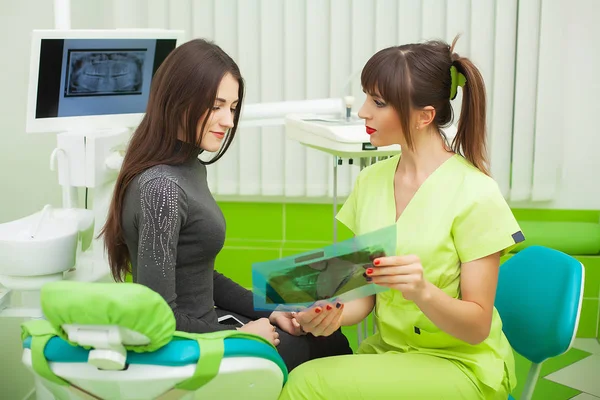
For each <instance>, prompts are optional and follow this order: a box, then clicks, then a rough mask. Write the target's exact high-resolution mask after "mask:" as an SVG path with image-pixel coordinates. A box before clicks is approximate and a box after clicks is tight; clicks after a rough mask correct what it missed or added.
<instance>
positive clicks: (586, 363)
mask: <svg viewBox="0 0 600 400" xmlns="http://www.w3.org/2000/svg"><path fill="white" fill-rule="evenodd" d="M573 347H574V348H576V349H579V350H583V351H586V352H588V353H591V355H590V356H588V357H586V358H584V359H583V360H580V361H578V362H576V363H575V364H571V365H569V366H568V367H565V368H563V369H560V370H558V371H556V372H554V373H552V374H550V375H548V376H546V377H545V379H548V380H550V381H553V382H556V383H559V384H561V385H564V386H568V387H571V388H573V389H577V390H580V391H581V392H583V393H581V394H580V395H578V396H575V397H573V399H576V400H597V399H600V343H598V341H597V340H596V339H576V340H575V343H574V344H573Z"/></svg>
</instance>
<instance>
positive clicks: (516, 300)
mask: <svg viewBox="0 0 600 400" xmlns="http://www.w3.org/2000/svg"><path fill="white" fill-rule="evenodd" d="M584 280H585V270H584V268H583V265H582V264H581V263H580V262H579V261H578V260H576V259H575V258H573V257H571V256H569V255H567V254H565V253H562V252H560V251H557V250H553V249H550V248H547V247H543V246H531V247H527V248H525V249H524V250H522V251H520V252H518V253H517V254H515V255H514V256H513V257H511V258H510V259H508V260H507V261H506V262H504V263H503V264H502V265H501V266H500V274H499V282H498V290H497V294H496V300H495V306H496V309H497V310H498V313H499V314H500V317H501V318H502V324H503V331H504V334H505V335H506V337H507V338H508V341H509V342H510V344H511V346H512V347H513V349H515V350H516V351H517V352H518V353H519V354H521V355H522V356H523V357H525V358H527V359H528V360H529V361H531V362H533V363H536V364H539V363H542V362H543V361H544V360H547V359H548V358H552V357H556V356H558V355H560V354H563V353H564V352H566V351H567V350H569V348H570V347H571V344H572V342H573V340H574V338H575V334H576V332H577V326H578V324H579V315H580V312H581V303H582V299H583V283H584Z"/></svg>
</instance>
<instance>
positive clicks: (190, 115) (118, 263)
mask: <svg viewBox="0 0 600 400" xmlns="http://www.w3.org/2000/svg"><path fill="white" fill-rule="evenodd" d="M228 73H229V74H231V75H232V76H233V77H234V78H235V79H237V81H238V83H239V91H238V106H237V107H236V111H235V115H234V118H233V120H234V124H235V126H234V127H233V128H232V129H230V131H229V132H228V134H227V135H226V138H225V141H224V142H223V145H222V146H221V148H220V150H219V152H218V153H217V154H216V155H215V156H214V157H213V158H212V159H211V160H210V161H208V162H205V164H211V163H213V162H215V161H217V160H218V159H219V158H221V156H222V155H223V154H224V153H225V151H227V149H228V148H229V145H230V144H231V142H232V140H233V138H234V136H235V132H236V129H237V125H238V121H239V117H240V111H241V109H242V100H243V95H244V81H243V79H242V75H241V73H240V70H239V68H238V66H237V64H236V63H235V62H234V61H233V60H232V59H231V57H229V56H228V55H227V54H226V53H225V52H224V51H223V50H222V49H221V48H220V47H219V46H217V45H215V44H214V43H212V42H209V41H206V40H203V39H195V40H191V41H189V42H186V43H184V44H182V45H181V46H179V47H177V48H175V49H174V50H173V51H172V52H171V53H170V54H169V55H168V56H167V58H166V59H165V61H164V62H163V63H162V64H161V66H160V67H159V68H158V70H157V71H156V74H155V75H154V78H153V80H152V85H151V88H150V96H149V99H148V105H147V107H146V113H145V115H144V118H143V119H142V122H141V123H140V125H139V126H138V127H137V129H136V130H135V132H134V133H133V135H132V137H131V141H130V142H129V145H128V148H127V152H126V154H125V158H124V160H123V165H122V167H121V170H120V172H119V176H118V178H117V182H116V185H115V190H114V194H113V198H112V201H111V204H110V208H109V210H108V218H107V221H106V224H105V225H104V227H103V229H102V231H101V232H100V236H104V245H105V248H106V251H107V253H108V262H109V265H110V270H111V273H112V276H113V278H114V279H115V281H117V282H120V281H123V278H124V275H125V274H126V273H127V272H131V266H130V263H129V262H130V254H129V251H128V249H127V245H126V244H125V239H124V236H123V229H122V225H121V212H122V207H123V198H124V195H125V190H126V188H127V185H129V183H130V182H131V181H132V180H133V178H134V177H135V176H136V175H138V174H139V173H141V172H143V171H144V170H146V169H148V168H151V167H153V166H155V165H160V164H167V165H178V164H183V163H185V162H186V161H188V160H190V159H191V158H192V157H197V156H198V155H199V153H200V152H201V150H200V149H199V146H200V141H201V139H202V138H201V137H197V132H196V130H197V126H198V123H199V121H200V119H201V118H202V116H203V115H205V114H206V118H204V121H203V123H202V127H201V130H200V132H204V131H205V129H204V128H205V125H206V123H207V122H208V121H209V120H210V114H211V112H212V108H213V107H214V103H215V99H216V97H217V92H218V88H219V84H220V83H221V79H222V78H223V77H224V76H225V75H226V74H228ZM178 139H181V140H178ZM182 142H183V143H184V145H183V146H182V145H181V143H182Z"/></svg>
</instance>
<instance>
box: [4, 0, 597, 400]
mask: <svg viewBox="0 0 600 400" xmlns="http://www.w3.org/2000/svg"><path fill="white" fill-rule="evenodd" d="M71 3H72V5H71V8H72V27H73V28H114V27H171V28H181V29H185V30H186V31H187V34H188V38H191V37H198V36H202V37H207V38H211V39H214V40H216V42H217V43H218V44H220V45H221V46H222V47H223V48H224V49H225V50H226V51H228V52H230V53H231V54H232V55H233V56H234V58H235V59H236V60H237V61H238V62H239V64H240V66H241V68H242V72H243V74H244V76H245V78H246V81H247V82H248V101H249V102H258V101H274V100H283V99H303V98H319V97H328V96H341V95H343V94H346V93H349V92H352V93H353V94H355V95H356V96H357V97H359V99H362V97H361V93H360V88H359V86H358V81H357V80H354V81H353V82H352V83H351V84H350V85H349V86H348V87H347V88H345V87H344V84H345V80H346V78H347V77H348V76H349V75H350V74H351V73H353V72H356V71H358V70H359V69H360V67H361V66H362V65H363V64H364V62H365V61H366V59H367V58H368V57H369V56H370V55H371V54H372V53H373V52H374V51H375V50H377V49H379V48H382V47H384V46H387V45H392V44H396V43H404V42H408V41H414V40H419V39H421V38H430V37H442V38H443V39H446V40H451V39H452V37H453V36H454V35H455V34H456V33H457V32H463V37H462V39H461V40H460V41H459V46H458V50H459V52H461V53H463V54H465V55H468V56H470V57H471V58H473V59H474V61H475V62H476V63H478V64H479V65H480V67H481V69H482V70H483V73H484V76H485V79H486V82H487V85H488V91H489V93H490V105H491V107H490V131H491V149H490V150H491V153H492V157H491V158H492V170H493V172H494V175H495V176H496V178H497V180H498V181H499V183H500V184H501V186H502V188H503V190H504V192H505V194H506V195H507V197H508V198H513V199H519V201H516V200H513V201H512V203H513V204H514V205H515V206H532V207H552V208H594V209H600V185H599V184H598V177H597V174H598V172H597V171H600V157H598V156H597V153H598V149H599V148H600V134H599V133H600V132H598V128H597V118H596V117H597V116H598V115H600V103H599V96H598V93H600V86H599V84H600V83H599V82H600V80H599V79H598V76H597V71H598V70H599V69H600V46H599V45H598V42H599V39H600V24H598V20H599V19H600V18H599V17H600V10H599V7H600V2H598V1H597V0H569V1H567V0H562V1H558V0H557V1H550V0H547V1H546V0H545V1H541V0H527V1H521V2H519V3H517V0H502V1H492V0H482V1H469V0H447V1H442V0H423V1H419V0H398V1H394V0H377V1H371V0H354V1H349V0H347V1H346V0H329V1H327V0H304V1H278V0H219V1H216V0H147V1H146V0H116V1H111V0H72V1H71ZM517 4H519V7H521V8H520V9H519V18H520V19H519V25H520V27H522V30H521V31H520V32H519V40H520V42H516V41H515V38H516V30H515V26H516V23H517V20H516V14H517ZM52 24H53V9H52V2H51V1H50V0H18V1H13V0H0V48H2V50H3V56H4V59H3V62H2V67H1V68H2V73H0V88H2V92H1V93H2V94H1V95H0V124H1V125H0V127H1V128H2V129H0V142H1V143H2V145H0V166H1V167H2V173H1V174H0V188H2V189H1V190H0V192H1V193H2V196H0V223H2V222H6V221H9V220H13V219H16V218H19V217H21V216H24V215H27V214H30V213H33V212H35V211H38V210H40V209H41V208H42V207H43V206H44V205H45V204H47V203H50V204H53V205H56V206H58V205H59V204H60V190H59V188H58V186H57V184H56V182H57V179H56V175H55V173H51V172H50V171H49V168H48V165H49V156H50V153H51V151H52V149H53V148H54V145H55V142H54V141H55V138H54V136H53V135H37V136H28V135H25V134H24V118H25V103H26V99H25V96H26V92H27V90H26V89H27V71H28V63H29V32H30V31H31V30H32V29H34V28H52ZM309 26H310V28H309ZM536 26H537V28H536ZM525 28H527V29H530V28H534V29H533V31H531V32H532V33H530V34H526V33H524V29H525ZM536 29H539V30H540V32H541V34H540V35H536ZM515 51H519V52H520V53H521V55H522V58H520V59H519V60H518V62H517V63H515V61H514V59H513V57H514V54H515ZM538 54H539V59H538V58H537V55H538ZM530 60H536V61H535V62H532V61H530ZM515 76H516V77H517V78H516V79H517V85H516V86H515V81H514V80H515ZM532 80H533V81H532ZM519 83H520V84H519ZM532 83H534V84H532ZM557 93H558V94H559V95H557ZM513 94H514V95H515V96H516V97H517V99H518V101H517V105H516V106H515V107H516V108H515V111H514V113H515V116H516V118H515V122H513V104H514V101H513ZM532 102H533V103H532ZM513 128H514V129H513ZM513 131H514V134H515V140H514V141H513V138H512V137H513ZM524 148H525V149H526V150H527V149H528V151H522V149H524ZM241 149H244V151H241ZM273 149H279V150H282V151H281V152H275V151H274V150H273ZM532 154H535V159H534V157H532V156H531V155H532ZM511 159H513V160H514V161H515V166H514V169H513V171H512V175H511V171H510V161H511ZM283 160H295V161H294V163H293V164H294V165H300V166H301V168H300V169H298V170H296V171H292V170H291V169H290V168H285V167H281V165H282V163H283ZM222 161H223V162H221V163H219V166H218V167H217V168H213V169H212V170H211V181H212V183H213V186H214V187H215V189H216V190H217V191H218V192H220V193H222V194H227V193H232V194H236V193H242V194H244V195H261V194H266V195H272V196H281V195H290V196H306V195H311V196H317V197H318V196H322V195H327V194H330V193H331V186H330V182H331V175H330V173H329V169H330V168H329V167H330V163H329V161H328V159H327V158H325V157H324V156H323V155H321V154H319V153H316V152H312V151H307V150H305V149H304V148H302V147H300V146H299V145H297V144H296V143H291V142H287V141H286V140H284V139H283V134H282V131H281V129H278V128H271V129H263V130H262V131H261V130H247V131H244V132H240V135H239V140H238V141H237V143H236V145H235V147H234V148H233V149H232V151H230V153H229V154H228V156H227V157H226V158H225V159H224V160H222ZM323 170H326V171H327V173H323V172H322V171H323ZM351 181H352V176H351V173H350V171H349V170H346V171H343V172H342V177H341V179H340V182H341V192H342V193H344V192H347V191H348V190H349V188H350V185H351ZM536 182H537V186H536V185H535V183H536ZM511 187H513V188H515V190H511ZM532 196H534V197H535V198H540V199H546V200H545V201H543V202H537V203H532V202H531V201H529V200H528V199H530V198H531V197H532ZM315 198H316V197H315ZM19 323H20V321H18V320H8V319H2V320H0V355H1V356H2V359H3V362H2V363H0V397H2V398H7V399H21V398H23V396H25V395H26V394H27V393H28V391H29V390H30V389H31V379H30V378H29V375H28V373H27V372H26V371H25V370H24V369H23V368H22V367H21V365H20V362H19V358H20V342H19V338H18V332H19V326H18V324H19Z"/></svg>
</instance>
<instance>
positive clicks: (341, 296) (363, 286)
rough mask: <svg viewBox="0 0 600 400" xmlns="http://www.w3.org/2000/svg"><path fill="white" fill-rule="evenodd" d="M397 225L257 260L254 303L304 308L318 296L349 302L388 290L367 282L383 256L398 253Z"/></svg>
mask: <svg viewBox="0 0 600 400" xmlns="http://www.w3.org/2000/svg"><path fill="white" fill-rule="evenodd" d="M395 251H396V226H395V225H392V226H390V227H387V228H383V229H380V230H377V231H374V232H370V233H367V234H364V235H360V236H356V237H354V238H352V239H348V240H345V241H343V242H339V243H335V244H333V245H331V246H327V247H324V248H322V249H317V250H314V251H310V252H307V253H302V254H297V255H293V256H290V257H285V258H282V259H279V260H272V261H266V262H259V263H255V264H253V266H252V286H253V293H254V308H255V309H256V310H262V311H275V310H277V311H301V310H302V309H305V308H307V307H310V306H311V305H313V304H314V303H316V302H319V301H341V302H348V301H351V300H355V299H358V298H361V297H366V296H370V295H373V294H376V293H379V292H383V291H385V290H388V289H387V288H385V287H382V286H378V285H375V284H373V283H369V282H367V280H366V279H365V275H364V273H365V270H366V269H367V268H369V267H372V266H373V264H372V263H373V260H374V259H375V258H378V257H383V256H386V255H387V256H389V255H393V254H395Z"/></svg>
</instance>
